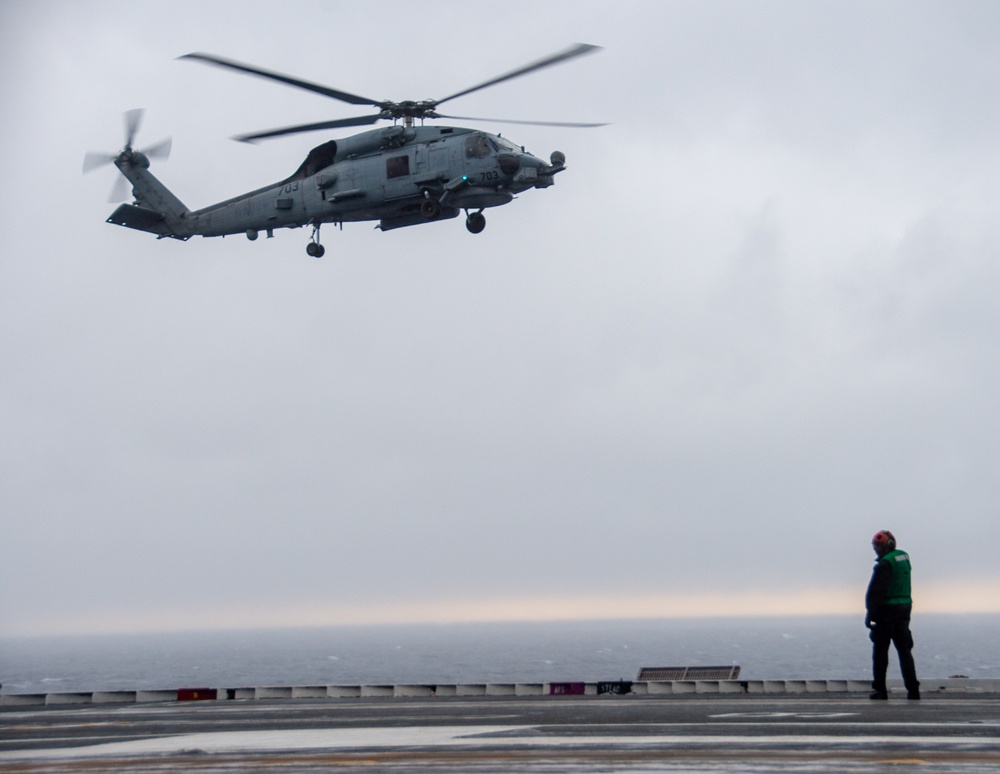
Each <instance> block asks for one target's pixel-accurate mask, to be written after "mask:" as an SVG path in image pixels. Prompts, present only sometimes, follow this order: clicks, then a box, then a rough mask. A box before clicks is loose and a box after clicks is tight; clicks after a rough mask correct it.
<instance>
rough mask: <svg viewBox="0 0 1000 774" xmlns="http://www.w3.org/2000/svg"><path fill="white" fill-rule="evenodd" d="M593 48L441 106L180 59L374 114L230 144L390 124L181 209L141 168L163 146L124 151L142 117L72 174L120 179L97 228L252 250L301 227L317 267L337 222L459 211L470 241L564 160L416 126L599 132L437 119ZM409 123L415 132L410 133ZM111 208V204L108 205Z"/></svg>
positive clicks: (165, 149)
mask: <svg viewBox="0 0 1000 774" xmlns="http://www.w3.org/2000/svg"><path fill="white" fill-rule="evenodd" d="M598 50H600V47H599V46H594V45H590V44H586V43H577V44H575V45H573V46H570V47H569V48H567V49H565V50H564V51H560V52H558V53H555V54H552V55H550V56H547V57H545V58H544V59H540V60H538V61H535V62H532V63H530V64H527V65H525V66H523V67H520V68H518V69H516V70H512V71H510V72H508V73H505V74H504V75H500V76H498V77H495V78H492V79H490V80H488V81H485V82H483V83H480V84H478V85H475V86H472V87H470V88H467V89H463V90H462V91H459V92H456V93H455V94H451V95H450V96H447V97H445V98H443V99H438V100H434V99H427V100H422V101H412V100H407V101H403V102H392V101H388V100H373V99H369V98H367V97H361V96H358V95H355V94H351V93H349V92H345V91H340V90H337V89H333V88H330V87H327V86H323V85H320V84H316V83H311V82H309V81H304V80H301V79H298V78H293V77H291V76H288V75H284V74H282V73H278V72H274V71H271V70H264V69H261V68H258V67H253V66H250V65H247V64H243V63H240V62H236V61H233V60H231V59H225V58H223V57H219V56H214V55H212V54H204V53H192V54H185V55H184V56H182V57H179V59H186V60H191V61H195V62H201V63H203V64H208V65H212V66H215V67H221V68H225V69H229V70H234V71H237V72H241V73H244V74H249V75H254V76H258V77H260V78H265V79H268V80H271V81H276V82H278V83H283V84H285V85H287V86H292V87H295V88H300V89H305V90H306V91H310V92H313V93H316V94H320V95H323V96H325V97H329V98H332V99H335V100H339V101H341V102H346V103H349V104H352V105H369V106H372V107H375V108H377V109H378V112H377V113H371V114H368V115H364V116H356V117H352V118H341V119H334V120H331V121H322V122H319V123H312V124H301V125H296V126H288V127H283V128H280V129H271V130H268V131H261V132H254V133H250V134H244V135H240V136H237V137H234V138H233V139H235V140H239V141H242V142H256V141H258V140H264V139H270V138H275V137H283V136H287V135H291V134H298V133H301V132H312V131H322V130H329V129H337V128H343V127H354V126H367V125H371V124H375V123H376V122H378V121H383V120H384V121H392V125H391V126H386V127H383V128H381V129H371V130H368V131H365V132H361V133H360V134H355V135H352V136H349V137H344V138H341V139H334V140H328V141H327V142H324V143H323V144H321V145H318V146H316V147H315V148H313V149H312V150H311V151H310V152H309V154H308V155H307V156H306V158H305V160H304V161H303V162H302V164H300V165H299V168H298V169H296V170H295V172H294V173H293V174H292V175H290V176H289V177H287V178H285V179H284V180H281V181H279V182H277V183H274V184H272V185H268V186H265V187H263V188H260V189H257V190H255V191H250V192H248V193H244V194H241V195H239V196H235V197H233V198H231V199H227V200H225V201H222V202H219V203H217V204H213V205H211V206H208V207H205V208H203V209H200V210H193V211H192V210H189V209H188V208H187V207H185V206H184V204H182V203H181V201H180V200H179V199H178V198H177V197H176V196H175V195H174V194H173V193H172V192H171V191H170V190H169V189H167V187H166V186H165V185H163V183H161V182H160V181H159V180H158V179H157V178H156V177H155V176H154V175H153V174H152V172H150V171H149V167H150V158H157V157H159V158H164V157H166V156H167V155H168V154H169V152H170V141H169V140H165V141H163V142H160V143H157V144H156V145H153V146H151V147H149V148H146V149H145V150H139V149H136V148H134V147H133V144H134V142H135V138H136V135H137V133H138V130H139V125H140V123H141V120H142V116H143V111H142V110H130V111H128V112H127V113H126V114H125V146H124V147H123V148H122V149H121V150H120V151H119V152H118V153H114V154H108V153H88V154H87V155H86V157H85V159H84V166H83V169H84V172H88V171H91V170H92V169H96V168H97V167H99V166H103V165H107V164H114V166H116V167H117V168H118V169H119V170H120V171H121V174H122V175H123V176H124V178H118V180H119V182H120V183H121V184H122V185H124V184H126V181H127V182H128V183H131V184H132V197H133V201H132V202H131V203H127V204H121V205H120V206H119V207H118V208H117V209H116V210H115V211H114V212H113V213H112V214H111V216H110V217H109V218H108V219H107V222H108V223H112V224H114V225H117V226H124V227H127V228H132V229H137V230H139V231H145V232H148V233H151V234H155V235H156V237H157V238H158V239H163V238H166V237H169V238H172V239H179V240H183V241H186V240H188V239H190V238H191V237H192V236H203V237H215V236H222V237H224V236H228V235H233V234H245V235H246V237H247V238H248V239H249V240H251V241H254V240H256V239H257V238H258V236H259V235H260V234H261V233H262V232H263V233H265V234H266V235H267V236H268V237H269V238H270V237H273V236H274V231H275V229H279V228H302V227H304V226H311V227H312V237H311V238H310V241H309V243H308V245H307V246H306V252H307V254H308V255H310V256H313V257H315V258H320V257H322V256H323V255H324V253H325V248H324V247H323V245H322V244H321V242H320V227H321V226H322V225H323V224H324V223H332V224H336V225H339V226H340V227H341V228H343V224H344V223H347V222H359V221H378V224H377V225H376V228H378V229H381V230H382V231H389V230H392V229H397V228H403V227H406V226H415V225H420V224H424V223H432V222H435V221H439V220H447V219H450V218H455V217H458V215H459V214H460V212H463V211H464V212H465V216H466V217H465V226H466V228H467V229H468V230H469V232H471V233H473V234H478V233H480V232H481V231H482V230H483V229H484V228H485V227H486V217H485V216H484V215H483V210H484V209H486V208H489V207H499V206H502V205H504V204H508V203H509V202H511V201H512V200H513V199H514V197H515V196H516V195H517V194H520V193H523V192H524V191H528V190H530V189H532V188H548V187H549V186H551V185H552V184H553V183H554V179H555V176H556V175H557V174H558V173H560V172H563V171H564V170H565V169H566V166H565V165H566V156H565V154H563V153H562V152H560V151H553V152H552V154H551V155H550V156H549V159H548V161H547V162H546V161H544V160H542V159H540V158H538V157H536V156H533V155H532V154H530V153H528V152H527V151H526V150H525V149H524V146H520V145H517V144H516V143H514V142H511V141H510V140H508V139H506V138H504V137H501V136H500V135H499V134H492V133H489V132H485V131H479V130H476V129H470V128H464V127H459V126H439V125H435V126H427V125H425V123H424V122H425V121H426V120H427V119H441V118H447V119H454V120H459V121H492V122H498V123H512V124H530V125H536V126H559V127H576V128H592V127H598V126H604V124H599V123H565V122H549V121H515V120H508V119H488V118H470V117H463V116H449V115H442V114H440V113H438V111H437V108H438V106H440V105H441V104H443V103H444V102H447V101H449V100H453V99H456V98H458V97H462V96H465V95H467V94H471V93H472V92H475V91H479V90H480V89H485V88H487V87H489V86H494V85H496V84H498V83H502V82H504V81H508V80H511V79H513V78H517V77H520V76H523V75H527V74H528V73H531V72H535V71H537V70H541V69H542V68H545V67H550V66H552V65H556V64H560V63H562V62H566V61H568V60H570V59H575V58H577V57H580V56H583V55H586V54H590V53H593V52H595V51H598ZM417 121H419V125H415V122H417ZM122 198H124V196H119V197H118V198H117V199H116V198H114V197H113V198H112V201H121V199H122Z"/></svg>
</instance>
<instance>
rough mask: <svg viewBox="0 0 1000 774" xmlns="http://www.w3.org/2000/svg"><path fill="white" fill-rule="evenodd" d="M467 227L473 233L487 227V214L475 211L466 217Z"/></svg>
mask: <svg viewBox="0 0 1000 774" xmlns="http://www.w3.org/2000/svg"><path fill="white" fill-rule="evenodd" d="M465 227H466V228H467V229H469V231H470V232H471V233H473V234H478V233H479V232H481V231H482V230H483V229H484V228H486V216H485V215H483V213H481V212H473V213H471V214H470V215H468V216H467V217H466V218H465Z"/></svg>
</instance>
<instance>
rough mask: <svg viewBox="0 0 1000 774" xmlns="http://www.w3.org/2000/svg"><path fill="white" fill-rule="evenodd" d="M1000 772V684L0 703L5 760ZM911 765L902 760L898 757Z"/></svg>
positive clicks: (18, 765)
mask: <svg viewBox="0 0 1000 774" xmlns="http://www.w3.org/2000/svg"><path fill="white" fill-rule="evenodd" d="M918 763H919V764H920V768H919V771H921V772H938V771H961V772H979V771H983V772H985V771H995V770H997V769H998V768H1000V696H997V695H993V694H991V695H982V696H978V697H975V696H970V695H951V696H943V697H930V698H927V699H924V700H922V701H920V702H910V701H907V700H906V699H905V698H893V699H890V701H888V702H876V701H870V700H868V699H867V698H864V697H859V696H857V695H849V694H845V695H842V696H834V695H826V696H823V697H819V698H817V697H813V696H807V695H783V696H753V695H746V694H744V695H738V696H725V695H719V694H715V695H709V696H691V697H678V696H649V695H646V696H641V695H640V696H635V695H629V696H614V695H602V696H579V697H577V696H546V697H534V696H532V697H517V696H511V697H453V698H434V699H421V698H398V697H397V698H391V697H386V698H377V697H376V698H360V699H355V700H352V701H343V700H329V699H326V700H322V699H305V700H294V701H288V700H264V701H261V700H256V701H225V700H220V701H199V702H190V703H188V702H171V703H163V704H128V705H93V704H91V705H86V706H72V705H63V706H60V707H54V706H42V707H33V708H19V707H10V706H7V707H4V708H3V710H2V711H0V771H3V770H11V771H14V770H16V771H80V770H101V771H109V770H110V771H163V770H176V769H182V770H187V771H236V770H247V769H250V770H258V769H271V768H274V769H276V770H289V768H288V767H291V770H295V771H325V770H331V769H340V770H342V769H343V768H345V767H346V768H351V767H355V766H356V767H361V766H364V767H365V768H366V770H378V769H383V770H392V771H410V770H413V771H417V770H420V771H475V772H487V771H526V772H527V771H603V772H607V771H706V772H707V771H797V772H800V771H859V772H869V771H870V772H875V771H883V770H885V767H886V766H889V765H900V766H901V765H904V764H905V765H907V766H910V765H916V764H918ZM899 770H901V769H899Z"/></svg>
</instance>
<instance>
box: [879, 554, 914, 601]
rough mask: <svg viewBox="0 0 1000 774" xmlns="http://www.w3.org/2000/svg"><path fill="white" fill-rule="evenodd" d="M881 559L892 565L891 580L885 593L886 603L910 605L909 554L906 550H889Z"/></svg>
mask: <svg viewBox="0 0 1000 774" xmlns="http://www.w3.org/2000/svg"><path fill="white" fill-rule="evenodd" d="M881 561H883V562H889V563H890V566H891V567H892V580H891V581H889V588H888V590H887V591H886V595H885V604H887V605H912V604H913V599H912V598H911V597H910V555H909V554H907V553H906V551H899V550H896V551H890V552H889V553H887V554H886V555H885V556H883V557H882V559H881Z"/></svg>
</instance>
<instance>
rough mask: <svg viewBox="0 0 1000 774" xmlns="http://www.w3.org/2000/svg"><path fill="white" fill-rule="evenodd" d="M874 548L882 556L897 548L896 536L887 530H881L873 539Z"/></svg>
mask: <svg viewBox="0 0 1000 774" xmlns="http://www.w3.org/2000/svg"><path fill="white" fill-rule="evenodd" d="M872 546H874V548H875V551H876V552H877V553H878V555H879V556H882V554H886V553H888V552H889V551H892V550H893V549H894V548H895V547H896V536H895V535H893V534H892V533H891V532H890V531H889V530H887V529H883V530H879V531H878V532H876V533H875V537H873V538H872Z"/></svg>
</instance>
